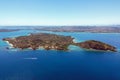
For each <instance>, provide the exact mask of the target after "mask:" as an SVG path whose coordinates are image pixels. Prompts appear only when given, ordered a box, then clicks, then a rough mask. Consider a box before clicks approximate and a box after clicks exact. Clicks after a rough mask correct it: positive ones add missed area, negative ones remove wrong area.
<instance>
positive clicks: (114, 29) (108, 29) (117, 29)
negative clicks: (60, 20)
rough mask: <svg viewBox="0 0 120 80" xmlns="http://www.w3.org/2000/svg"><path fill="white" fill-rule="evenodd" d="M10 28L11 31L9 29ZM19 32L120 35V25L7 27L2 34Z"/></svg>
mask: <svg viewBox="0 0 120 80" xmlns="http://www.w3.org/2000/svg"><path fill="white" fill-rule="evenodd" d="M7 27H9V29H8V28H7ZM19 30H37V31H52V32H90V33H120V25H116V26H5V29H0V32H12V31H19Z"/></svg>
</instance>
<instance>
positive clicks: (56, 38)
mask: <svg viewBox="0 0 120 80" xmlns="http://www.w3.org/2000/svg"><path fill="white" fill-rule="evenodd" d="M73 39H74V38H72V37H71V36H63V35H56V34H48V33H37V34H30V35H28V36H20V37H14V38H4V39H3V40H4V41H7V42H9V44H11V46H12V47H14V48H20V49H26V48H31V49H33V50H36V49H39V48H44V49H46V50H50V49H55V50H68V46H69V45H75V46H79V47H81V48H85V49H90V50H101V51H103V50H104V51H113V52H115V51H116V48H115V47H114V46H111V45H109V44H106V43H103V42H100V41H95V40H89V41H85V42H80V43H75V42H74V41H73Z"/></svg>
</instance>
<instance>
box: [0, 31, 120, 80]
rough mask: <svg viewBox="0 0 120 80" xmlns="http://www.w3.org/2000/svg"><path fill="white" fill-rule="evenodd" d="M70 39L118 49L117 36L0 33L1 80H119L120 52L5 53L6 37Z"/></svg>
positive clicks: (118, 36) (73, 48)
mask: <svg viewBox="0 0 120 80" xmlns="http://www.w3.org/2000/svg"><path fill="white" fill-rule="evenodd" d="M39 32H41V33H51V34H59V35H65V36H72V37H73V38H75V41H76V42H82V41H85V40H91V39H92V40H93V39H94V40H99V41H102V42H106V43H108V44H111V45H113V46H116V47H117V48H118V50H119V49H120V41H119V40H120V34H119V33H109V34H108V33H78V32H49V31H35V30H21V31H16V32H2V33H0V80H120V53H119V51H118V52H116V53H113V52H96V51H93V52H92V51H84V50H82V49H80V48H79V47H76V46H73V45H71V46H69V49H70V50H69V51H56V50H49V51H47V50H43V49H41V50H36V51H32V50H24V51H22V50H18V49H10V50H7V49H6V47H7V46H8V44H6V43H5V42H3V41H2V38H5V37H16V36H21V35H28V34H30V33H39Z"/></svg>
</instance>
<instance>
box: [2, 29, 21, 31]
mask: <svg viewBox="0 0 120 80" xmlns="http://www.w3.org/2000/svg"><path fill="white" fill-rule="evenodd" d="M19 30H20V29H0V32H13V31H19Z"/></svg>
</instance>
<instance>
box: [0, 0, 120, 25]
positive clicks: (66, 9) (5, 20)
mask: <svg viewBox="0 0 120 80" xmlns="http://www.w3.org/2000/svg"><path fill="white" fill-rule="evenodd" d="M118 24H120V0H0V25H41V26H43V25H48V26H50V25H55V26H58V25H118Z"/></svg>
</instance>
